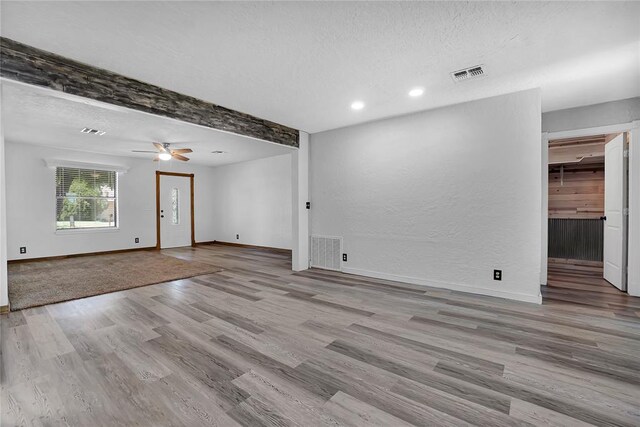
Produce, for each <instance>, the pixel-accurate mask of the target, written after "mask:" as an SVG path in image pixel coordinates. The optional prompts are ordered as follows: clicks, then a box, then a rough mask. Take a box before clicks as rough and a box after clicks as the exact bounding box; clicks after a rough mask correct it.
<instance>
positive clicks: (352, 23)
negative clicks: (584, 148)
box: [0, 1, 640, 132]
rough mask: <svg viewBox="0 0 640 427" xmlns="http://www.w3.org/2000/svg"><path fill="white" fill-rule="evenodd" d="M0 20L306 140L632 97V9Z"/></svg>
mask: <svg viewBox="0 0 640 427" xmlns="http://www.w3.org/2000/svg"><path fill="white" fill-rule="evenodd" d="M0 7H1V12H2V18H1V27H0V28H1V33H2V35H3V36H6V37H9V38H11V39H14V40H17V41H20V42H23V43H27V44H29V45H32V46H35V47H39V48H42V49H45V50H49V51H52V52H55V53H58V54H61V55H64V56H67V57H70V58H72V59H76V60H79V61H82V62H86V63H89V64H92V65H96V66H100V67H103V68H107V69H109V70H112V71H115V72H118V73H121V74H124V75H126V76H130V77H133V78H137V79H140V80H143V81H146V82H149V83H153V84H156V85H159V86H162V87H165V88H168V89H172V90H175V91H177V92H181V93H184V94H187V95H192V96H195V97H198V98H202V99H204V100H207V101H211V102H214V103H217V104H220V105H223V106H225V107H229V108H233V109H236V110H239V111H242V112H246V113H250V114H253V115H256V116H259V117H262V118H265V119H269V120H272V121H275V122H278V123H282V124H285V125H288V126H291V127H295V128H298V129H301V130H305V131H309V132H318V131H322V130H327V129H332V128H337V127H342V126H346V125H350V124H355V123H359V122H364V121H369V120H374V119H378V118H382V117H388V116H393V115H398V114H403V113H408V112H413V111H418V110H424V109H428V108H434V107H438V106H442V105H447V104H453V103H458V102H464V101H468V100H472V99H478V98H483V97H487V96H493V95H498V94H502V93H507V92H513V91H517V90H522V89H528V88H531V87H537V86H540V87H541V88H542V99H543V111H551V110H556V109H562V108H569V107H574V106H581V105H588V104H594V103H599V102H605V101H611V100H615V99H622V98H630V97H633V96H638V95H640V52H639V50H640V3H638V2H550V3H547V2H509V3H506V2H371V3H370V2H184V1H182V2H63V1H60V2H58V1H56V2H13V1H3V2H1V3H0ZM475 64H484V65H485V66H486V69H487V70H488V76H487V77H485V78H483V79H479V80H474V81H467V82H462V83H458V84H456V83H453V82H452V80H451V78H450V77H449V73H450V72H451V71H454V70H458V69H460V68H464V67H467V66H472V65H475ZM414 86H423V87H424V88H425V94H424V96H422V97H421V98H417V99H413V98H409V97H408V96H407V92H408V90H409V89H410V88H412V87H414ZM355 99H360V100H363V101H364V102H365V103H366V107H365V108H364V109H363V110H361V111H352V110H351V109H350V108H349V105H350V104H351V102H352V101H353V100H355Z"/></svg>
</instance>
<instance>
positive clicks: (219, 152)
mask: <svg viewBox="0 0 640 427" xmlns="http://www.w3.org/2000/svg"><path fill="white" fill-rule="evenodd" d="M224 153H226V151H220V150H216V151H212V152H211V154H224Z"/></svg>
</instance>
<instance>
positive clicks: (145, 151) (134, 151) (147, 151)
mask: <svg viewBox="0 0 640 427" xmlns="http://www.w3.org/2000/svg"><path fill="white" fill-rule="evenodd" d="M131 152H132V153H157V151H149V150H131Z"/></svg>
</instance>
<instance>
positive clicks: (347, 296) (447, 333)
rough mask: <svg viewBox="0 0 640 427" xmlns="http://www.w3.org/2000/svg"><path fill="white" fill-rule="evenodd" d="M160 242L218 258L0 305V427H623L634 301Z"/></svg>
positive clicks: (634, 353) (632, 418) (635, 402)
mask: <svg viewBox="0 0 640 427" xmlns="http://www.w3.org/2000/svg"><path fill="white" fill-rule="evenodd" d="M163 252H164V253H166V254H170V255H173V256H176V257H179V258H184V259H194V260H198V261H201V262H207V263H210V264H213V265H216V266H220V267H222V268H223V269H224V270H223V271H221V272H219V273H214V274H210V275H205V276H200V277H197V278H192V279H184V280H177V281H173V282H168V283H163V284H158V285H152V286H146V287H141V288H135V289H130V290H126V291H120V292H116V293H112V294H107V295H101V296H97V297H91V298H86V299H82V300H77V301H71V302H66V303H60V304H55V305H49V306H45V307H40V308H34V309H28V310H23V311H19V312H13V313H10V314H9V315H5V316H2V317H0V322H1V323H0V326H1V333H2V336H1V340H2V342H1V344H2V347H1V361H0V376H1V379H2V395H1V402H0V403H1V412H0V414H1V417H2V418H1V422H2V425H3V426H5V425H6V426H14V425H37V426H40V425H74V426H118V425H127V426H199V425H223V426H232V425H251V426H262V425H268V426H287V425H301V426H316V425H329V426H338V425H359V426H376V425H377V426H403V425H424V426H435V425H438V426H441V425H491V426H503V425H555V426H573V425H587V424H593V425H622V426H637V425H640V405H639V402H640V358H639V357H638V355H640V318H638V313H639V312H640V299H639V298H631V297H628V296H622V297H623V298H618V297H620V295H613V294H610V295H609V294H607V295H606V296H593V298H594V301H595V302H594V303H593V304H588V303H585V301H588V300H589V297H580V298H579V300H578V301H575V300H574V299H575V298H574V297H573V296H572V294H571V293H570V292H569V293H567V292H568V291H567V289H569V290H570V289H571V286H568V287H564V288H563V287H556V286H555V285H552V286H549V289H547V290H545V295H546V298H545V302H544V304H543V305H541V306H539V305H534V304H526V303H517V302H512V301H507V300H501V299H496V298H490V297H482V296H477V295H470V294H465V293H460V292H452V291H447V290H442V289H433V288H424V287H419V286H413V285H407V284H400V283H394V282H388V281H384V280H375V279H368V278H363V277H358V276H350V275H345V274H340V273H335V272H328V271H322V270H309V271H305V272H301V273H293V272H291V271H290V261H289V260H288V256H287V254H286V253H279V252H272V251H266V250H257V249H248V248H235V247H228V246H221V245H209V246H201V247H198V248H196V249H191V248H185V249H174V250H165V251H163ZM552 275H557V276H562V278H561V280H560V279H558V280H559V281H562V282H566V283H569V284H571V283H573V284H580V283H582V279H583V277H582V276H580V275H575V276H572V275H571V274H566V273H560V272H558V271H553V272H552ZM584 279H585V280H586V279H589V278H588V277H587V278H584ZM554 280H555V279H554ZM586 281H589V280H586ZM554 283H555V282H554Z"/></svg>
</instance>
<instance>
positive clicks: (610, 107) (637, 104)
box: [542, 97, 640, 132]
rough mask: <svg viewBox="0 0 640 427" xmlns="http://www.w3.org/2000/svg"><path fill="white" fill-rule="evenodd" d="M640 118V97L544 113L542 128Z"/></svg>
mask: <svg viewBox="0 0 640 427" xmlns="http://www.w3.org/2000/svg"><path fill="white" fill-rule="evenodd" d="M634 120H640V97H635V98H629V99H622V100H619V101H611V102H604V103H602V104H594V105H587V106H585V107H577V108H568V109H566V110H557V111H550V112H547V113H544V114H543V115H542V130H543V131H544V132H559V131H566V130H576V129H587V128H593V127H597V126H608V125H616V124H619V123H630V122H632V121H634Z"/></svg>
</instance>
